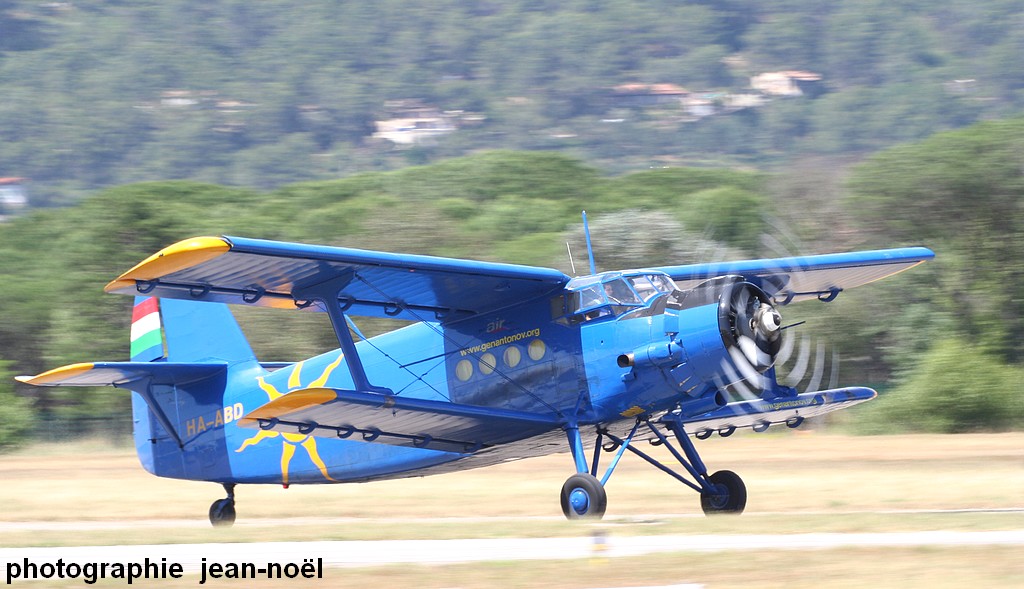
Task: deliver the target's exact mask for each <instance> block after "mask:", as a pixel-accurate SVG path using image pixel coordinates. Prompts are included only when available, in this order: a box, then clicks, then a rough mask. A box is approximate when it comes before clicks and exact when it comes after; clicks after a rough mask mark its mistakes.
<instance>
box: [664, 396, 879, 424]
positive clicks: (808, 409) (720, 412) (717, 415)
mask: <svg viewBox="0 0 1024 589" xmlns="http://www.w3.org/2000/svg"><path fill="white" fill-rule="evenodd" d="M876 396H878V393H876V392H875V391H873V390H872V389H869V388H865V387H849V388H844V389H831V390H827V391H817V392H813V393H803V394H800V395H794V396H792V397H778V398H775V399H773V400H771V401H765V400H763V399H756V400H753V401H739V402H736V403H729V404H728V405H726V406H725V407H722V408H721V409H716V410H714V411H711V412H709V413H705V414H703V415H697V416H694V417H683V416H682V415H681V414H679V413H678V412H673V413H669V414H667V415H665V416H664V417H662V421H677V422H679V423H681V424H683V425H685V426H687V431H689V432H690V433H694V432H697V433H700V432H702V431H703V432H710V431H731V430H732V429H738V428H741V427H754V426H757V427H768V426H769V425H771V424H776V423H786V422H787V421H790V420H794V421H790V422H791V423H796V422H797V421H798V420H802V419H806V418H808V417H815V416H818V415H824V414H825V413H829V412H831V411H837V410H839V409H846V408H847V407H852V406H853V405H856V404H858V403H863V402H864V401H870V400H871V399H874V398H875V397H876Z"/></svg>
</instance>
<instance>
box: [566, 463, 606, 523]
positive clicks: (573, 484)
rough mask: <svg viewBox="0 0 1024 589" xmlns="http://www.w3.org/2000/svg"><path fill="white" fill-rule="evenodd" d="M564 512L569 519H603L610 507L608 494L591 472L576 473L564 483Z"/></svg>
mask: <svg viewBox="0 0 1024 589" xmlns="http://www.w3.org/2000/svg"><path fill="white" fill-rule="evenodd" d="M561 499H562V513H564V514H565V517H566V518H567V519H601V518H602V517H604V511H605V509H607V507H608V494H607V493H605V490H604V486H603V485H601V481H599V480H597V478H596V477H594V476H593V475H591V474H586V473H578V474H574V475H572V476H571V477H569V478H568V480H566V481H565V484H564V485H562V497H561Z"/></svg>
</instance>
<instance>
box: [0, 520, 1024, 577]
mask: <svg viewBox="0 0 1024 589" xmlns="http://www.w3.org/2000/svg"><path fill="white" fill-rule="evenodd" d="M999 545H1002V546H1007V545H1010V546H1021V545H1024V530H1009V531H986V532H950V531H928V532H889V533H815V534H757V535H665V536H622V537H615V536H608V537H604V536H601V535H595V536H594V537H577V538H506V539H467V540H375V541H329V542H254V543H231V544H159V545H128V546H83V547H46V548H36V547H33V548H3V549H0V563H4V567H5V568H6V565H7V563H21V562H24V561H26V560H27V561H29V562H32V563H35V564H36V565H43V564H45V563H57V561H58V560H62V561H63V563H65V564H68V563H78V564H79V565H82V566H84V565H85V564H86V563H96V562H119V563H141V562H144V561H145V560H146V559H149V560H150V561H151V562H152V561H160V560H161V559H166V561H167V562H169V563H180V564H181V565H182V568H183V570H184V572H185V573H186V574H189V573H198V572H199V570H200V566H201V564H202V561H203V559H206V561H207V562H218V563H241V562H247V563H256V565H257V566H263V565H266V563H278V564H286V563H295V564H297V565H302V564H303V563H304V562H308V561H309V560H310V559H312V560H313V561H314V562H316V561H317V559H323V560H322V564H323V566H324V567H365V566H379V565H389V564H445V563H464V562H480V561H515V560H552V559H580V558H593V557H602V558H620V557H628V556H640V555H645V554H654V553H665V552H722V551H732V550H814V549H818V550H824V549H834V548H841V547H907V546H944V547H949V546H999Z"/></svg>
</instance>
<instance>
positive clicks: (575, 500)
mask: <svg viewBox="0 0 1024 589" xmlns="http://www.w3.org/2000/svg"><path fill="white" fill-rule="evenodd" d="M569 504H570V505H572V509H573V511H575V512H576V513H578V514H580V515H583V514H585V513H586V512H587V509H588V508H589V507H590V495H588V494H587V492H586V491H584V490H583V489H578V488H577V489H573V490H572V493H570V494H569Z"/></svg>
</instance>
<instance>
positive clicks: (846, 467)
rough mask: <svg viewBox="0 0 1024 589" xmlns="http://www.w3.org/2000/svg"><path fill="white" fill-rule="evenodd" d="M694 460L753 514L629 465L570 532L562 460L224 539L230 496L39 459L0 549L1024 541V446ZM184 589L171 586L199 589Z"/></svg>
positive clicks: (807, 568)
mask: <svg viewBox="0 0 1024 589" xmlns="http://www.w3.org/2000/svg"><path fill="white" fill-rule="evenodd" d="M698 448H699V449H700V450H701V452H702V455H703V457H704V459H705V461H706V462H707V463H708V465H709V468H710V469H711V470H718V469H730V470H733V471H735V472H737V473H739V474H741V476H743V478H744V480H745V482H746V485H747V491H748V496H749V500H748V503H747V511H746V513H745V514H744V515H742V516H740V517H716V518H705V517H703V516H701V515H700V506H699V501H698V497H697V495H696V494H695V493H693V492H692V491H690V490H689V489H688V488H686V487H684V486H682V485H680V484H678V483H677V482H675V481H673V480H672V479H670V478H669V477H667V476H665V475H664V474H662V473H659V472H657V471H655V470H654V469H652V468H650V467H649V466H647V465H646V464H645V463H643V462H641V461H639V460H638V459H635V458H633V457H627V458H626V459H625V460H624V461H623V464H622V465H621V466H620V468H619V470H618V471H617V472H616V474H615V476H614V477H613V478H612V479H611V481H610V482H609V484H608V497H609V508H608V516H607V517H606V520H605V521H603V522H601V523H600V524H594V523H575V522H566V521H564V520H563V519H562V517H561V512H560V509H559V506H558V491H559V489H560V488H561V485H562V482H563V481H564V479H565V478H566V477H567V476H568V475H569V474H570V471H571V468H572V466H571V460H570V458H569V457H568V455H556V456H551V457H546V458H541V459H533V460H526V461H520V462H514V463H509V464H505V465H501V466H497V467H492V468H488V469H481V470H475V471H467V472H463V473H455V474H449V475H441V476H436V477H427V478H422V479H408V480H402V481H385V482H378V483H366V484H356V485H329V486H328V485H325V486H310V487H298V486H294V487H292V488H290V489H288V490H283V489H281V488H280V487H277V486H243V487H240V488H239V489H238V492H237V507H238V513H239V521H238V524H236V526H235V527H234V528H232V529H230V530H223V529H217V530H214V529H211V528H209V527H208V524H207V523H206V510H207V508H208V507H209V504H210V502H211V501H213V500H214V499H216V498H219V497H220V496H222V490H221V489H220V487H219V485H214V484H209V483H195V482H185V481H173V480H166V479H158V478H155V477H152V476H150V475H148V474H147V473H145V472H144V471H143V470H142V468H141V467H140V466H139V465H138V462H137V460H136V458H135V456H134V453H133V451H132V450H131V449H130V448H121V447H112V446H110V445H106V444H103V443H91V444H87V443H79V444H75V445H71V446H36V447H33V448H30V449H28V450H25V451H22V452H19V453H17V454H13V455H5V456H0V473H2V477H3V485H0V509H2V512H0V522H8V523H0V545H2V546H8V547H12V546H13V547H17V546H62V545H83V544H88V545H112V544H122V543H138V544H152V543H178V542H247V541H261V540H297V541H301V540H352V539H419V538H487V537H554V536H578V535H590V534H593V533H595V530H598V529H600V530H601V531H602V532H603V533H606V534H610V535H614V534H621V535H652V534H669V533H671V534H752V533H753V534H756V533H765V534H775V533H804V532H870V531H914V530H964V531H970V530H1019V529H1024V434H998V435H960V436H892V437H846V436H836V435H824V434H820V433H802V432H779V433H768V434H761V435H753V434H750V435H740V434H737V435H736V436H733V437H732V438H730V439H728V440H724V439H719V438H713V439H711V440H707V441H704V442H698ZM657 450H658V449H652V451H657ZM10 522H15V523H10ZM68 527H70V528H71V529H70V530H69V529H68ZM1022 552H1024V549H1021V548H1020V547H978V548H957V549H953V548H935V547H914V548H905V549H891V548H890V549H884V550H882V549H867V548H864V549H845V550H813V551H800V552H795V551H782V550H780V551H758V552H757V553H755V554H751V553H749V552H747V553H740V552H735V553H720V554H699V555H698V554H685V553H680V554H673V555H661V556H649V557H642V558H628V559H607V560H601V559H598V560H594V561H589V562H559V561H549V562H528V563H524V562H520V563H514V564H509V563H501V562H496V563H490V564H479V565H450V566H436V567H409V566H402V567H384V568H375V569H352V570H332V571H329V573H330V574H329V579H325V580H324V581H325V584H324V586H331V585H336V584H337V583H338V581H339V580H341V581H342V582H343V584H345V585H354V584H360V585H375V586H386V587H405V586H418V587H491V586H507V587H598V586H602V587H603V586H624V587H628V586H642V585H649V584H656V583H683V582H692V583H701V584H704V585H706V586H708V587H728V586H734V585H739V584H747V585H749V586H755V587H772V586H777V587H782V586H785V587H820V586H837V587H845V586H849V587H862V586H867V585H873V586H892V587H918V586H920V587H925V586H927V587H953V586H959V585H962V584H966V583H968V582H969V583H971V584H972V585H979V586H981V585H983V586H989V587H1018V586H1024V553H1022ZM328 580H333V581H332V582H331V583H327V582H326V581H328ZM179 583H180V585H173V584H170V585H169V584H166V583H164V584H162V586H181V587H184V586H194V585H195V584H196V580H195V579H188V578H186V579H182V580H181V581H180V582H179ZM220 583H221V584H232V583H229V582H226V581H220ZM79 584H80V582H79ZM69 585H70V584H69ZM246 585H247V586H256V587H262V586H266V587H276V586H282V587H283V586H294V582H287V581H281V582H278V583H277V584H275V583H272V582H266V583H265V584H264V585H260V584H256V585H252V583H251V581H250V582H247V583H246ZM31 586H32V587H39V586H44V585H39V584H32V585H31Z"/></svg>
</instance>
